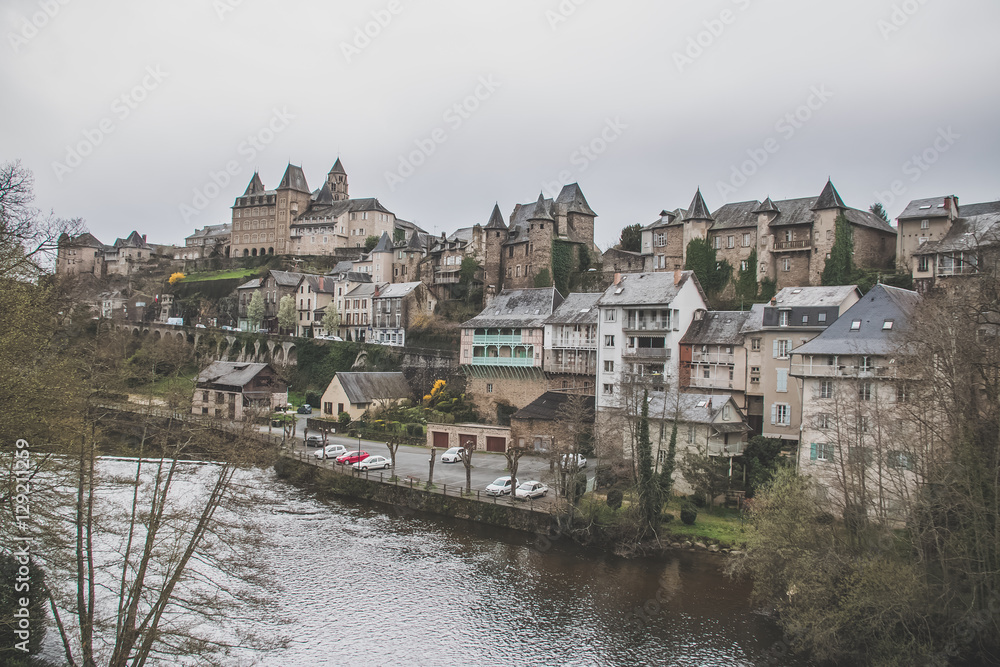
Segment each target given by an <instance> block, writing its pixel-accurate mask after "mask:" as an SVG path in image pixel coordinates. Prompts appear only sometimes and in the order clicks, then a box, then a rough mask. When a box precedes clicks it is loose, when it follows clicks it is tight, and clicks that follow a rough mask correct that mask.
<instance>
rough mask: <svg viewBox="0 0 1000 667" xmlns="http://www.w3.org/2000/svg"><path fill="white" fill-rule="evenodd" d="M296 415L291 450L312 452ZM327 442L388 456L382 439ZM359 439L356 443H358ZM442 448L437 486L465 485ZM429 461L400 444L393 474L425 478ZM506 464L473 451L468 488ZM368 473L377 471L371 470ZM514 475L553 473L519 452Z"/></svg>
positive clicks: (460, 468)
mask: <svg viewBox="0 0 1000 667" xmlns="http://www.w3.org/2000/svg"><path fill="white" fill-rule="evenodd" d="M297 416H298V418H299V423H298V427H297V430H296V433H297V434H298V435H297V436H296V437H295V438H294V443H295V444H294V446H293V448H292V449H293V451H297V452H300V451H304V452H308V454H309V456H312V455H313V454H315V452H317V451H320V450H319V448H315V447H308V448H307V447H305V446H304V445H303V444H302V438H301V437H300V436H301V434H302V433H303V429H304V428H305V425H306V423H305V420H306V418H307V417H308V415H297ZM261 431H263V432H267V427H266V426H265V427H261ZM271 433H272V434H276V435H280V433H281V430H280V429H277V428H275V429H273V430H272V431H271ZM327 442H328V443H329V444H340V445H344V446H345V447H346V448H347V449H348V450H349V451H350V450H355V449H359V448H360V449H361V450H363V451H366V452H368V453H369V454H370V455H372V456H376V455H382V456H385V457H386V458H389V449H388V447H386V444H385V442H379V441H373V440H360V441H359V440H358V438H350V437H346V436H339V435H331V436H329V438H328V439H327ZM359 442H360V445H359ZM442 453H443V450H438V452H437V457H436V460H435V463H434V484H436V485H437V486H441V485H443V484H447V485H448V486H452V485H454V486H456V487H458V486H463V487H464V486H465V466H464V465H463V464H462V462H461V461H459V462H458V463H442V462H441V454H442ZM429 464H430V453H429V451H428V450H427V448H426V447H411V446H407V445H403V446H401V447H400V448H399V450H398V451H397V452H396V475H397V476H398V477H399V478H400V480H406V479H407V478H408V476H413V477H415V478H417V479H419V480H420V481H426V480H427V473H428V468H429ZM506 467H507V458H506V457H505V456H504V455H503V454H500V453H496V452H484V451H477V452H475V454H473V456H472V489H473V491H475V490H476V489H478V490H480V491H482V490H484V489H485V488H486V486H487V485H488V484H490V483H491V482H492V481H493V480H495V479H497V478H498V477H506V476H507V475H508V473H507V472H506V471H505V468H506ZM583 472H586V473H588V474H592V472H593V471H592V470H591V468H590V463H589V462H588V467H587V468H585V469H584V471H583ZM372 474H377V472H374V471H373V473H372ZM385 474H386V476H387V477H388V476H389V471H386V472H385ZM517 477H518V479H519V480H520V481H522V482H526V481H529V480H538V481H541V482H544V483H546V484H548V485H549V486H553V481H554V478H555V473H553V472H552V471H551V470H550V464H549V459H548V458H547V457H544V456H533V455H528V456H523V457H522V458H521V460H520V461H519V462H518V470H517ZM554 493H555V492H554V491H552V492H550V493H549V495H548V497H547V498H546V499H545V500H546V501H549V500H551V499H552V498H553V496H554Z"/></svg>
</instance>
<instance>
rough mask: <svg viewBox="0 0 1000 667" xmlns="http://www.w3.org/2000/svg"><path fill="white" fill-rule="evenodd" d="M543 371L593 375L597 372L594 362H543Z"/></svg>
mask: <svg viewBox="0 0 1000 667" xmlns="http://www.w3.org/2000/svg"><path fill="white" fill-rule="evenodd" d="M545 371H546V372H549V373H572V374H574V375H594V374H595V373H597V364H596V363H589V364H588V363H580V364H556V363H547V364H545Z"/></svg>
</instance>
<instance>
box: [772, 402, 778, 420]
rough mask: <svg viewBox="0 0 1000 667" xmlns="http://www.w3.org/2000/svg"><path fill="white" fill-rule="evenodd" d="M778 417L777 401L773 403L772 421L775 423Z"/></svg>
mask: <svg viewBox="0 0 1000 667" xmlns="http://www.w3.org/2000/svg"><path fill="white" fill-rule="evenodd" d="M777 419H778V405H777V404H776V403H772V404H771V423H772V424H773V423H775V422H776V421H777Z"/></svg>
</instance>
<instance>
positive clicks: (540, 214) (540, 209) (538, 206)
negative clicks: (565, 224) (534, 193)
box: [528, 192, 555, 222]
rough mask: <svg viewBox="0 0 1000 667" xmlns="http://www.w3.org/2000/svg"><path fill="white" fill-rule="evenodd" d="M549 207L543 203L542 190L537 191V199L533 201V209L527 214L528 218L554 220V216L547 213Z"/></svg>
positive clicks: (544, 220)
mask: <svg viewBox="0 0 1000 667" xmlns="http://www.w3.org/2000/svg"><path fill="white" fill-rule="evenodd" d="M548 209H549V207H548V206H546V204H545V194H544V193H542V192H539V193H538V201H537V202H535V209H534V210H533V211H532V212H531V215H529V216H528V220H541V221H543V222H546V221H552V222H555V218H553V217H552V214H551V213H549V210H548Z"/></svg>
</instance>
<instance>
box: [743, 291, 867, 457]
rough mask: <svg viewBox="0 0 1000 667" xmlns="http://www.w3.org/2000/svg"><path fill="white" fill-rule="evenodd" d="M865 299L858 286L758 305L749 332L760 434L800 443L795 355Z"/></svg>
mask: <svg viewBox="0 0 1000 667" xmlns="http://www.w3.org/2000/svg"><path fill="white" fill-rule="evenodd" d="M860 298H861V292H860V290H858V288H857V286H856V285H844V286H837V287H786V288H785V289H783V290H781V291H780V292H779V293H778V294H777V295H776V296H775V298H774V299H772V300H771V302H770V303H768V304H756V305H754V307H753V308H752V309H751V311H750V316H749V317H748V318H747V321H746V324H745V325H744V327H743V331H742V333H743V335H744V347H745V349H746V355H747V357H746V359H747V360H746V364H747V384H746V395H747V401H746V403H747V420H748V422H749V423H750V426H751V427H752V428H753V429H754V432H756V433H760V434H761V435H763V436H765V437H768V438H780V439H782V440H789V441H795V442H797V441H798V440H799V427H800V425H801V423H802V386H801V384H800V383H799V382H798V381H797V380H795V379H794V378H791V377H790V372H791V358H792V351H793V350H794V349H795V348H797V347H799V346H801V345H803V344H805V343H807V342H809V341H810V340H812V339H813V338H815V337H816V336H817V335H818V334H819V333H821V332H822V331H823V330H824V329H826V328H827V327H828V326H830V324H832V323H833V322H835V321H836V320H837V318H838V317H840V316H841V315H842V314H843V313H844V312H845V311H847V309H848V308H850V307H851V306H853V305H854V304H855V303H857V302H858V300H859V299H860Z"/></svg>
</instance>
